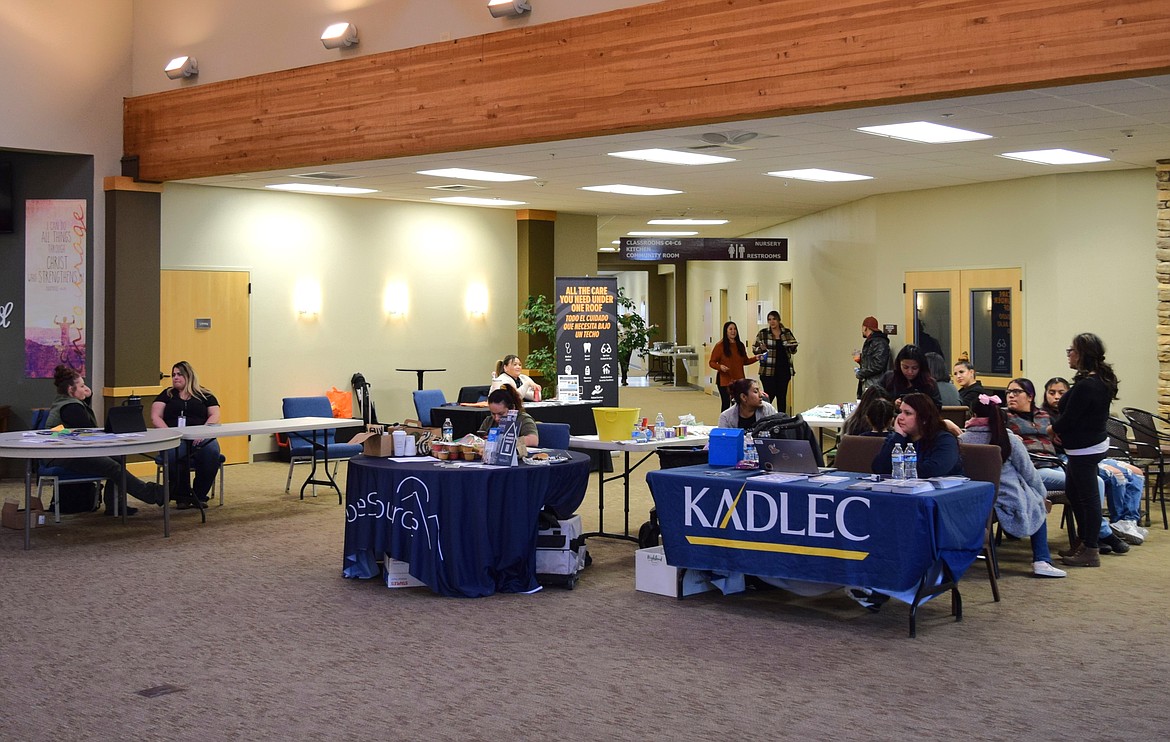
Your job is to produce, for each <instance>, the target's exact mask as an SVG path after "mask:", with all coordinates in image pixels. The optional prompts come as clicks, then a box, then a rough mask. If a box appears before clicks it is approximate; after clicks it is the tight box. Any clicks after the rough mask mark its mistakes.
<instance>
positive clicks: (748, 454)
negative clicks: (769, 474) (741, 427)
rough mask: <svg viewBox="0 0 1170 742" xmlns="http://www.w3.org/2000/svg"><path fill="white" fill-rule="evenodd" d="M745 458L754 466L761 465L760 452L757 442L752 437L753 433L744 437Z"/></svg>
mask: <svg viewBox="0 0 1170 742" xmlns="http://www.w3.org/2000/svg"><path fill="white" fill-rule="evenodd" d="M743 460H744V461H746V462H748V463H749V464H751V465H752V466H753V467H756V466H759V465H760V453H759V451H757V450H756V442H755V440H753V439H752V434H751V433H747V434H746V435H744V437H743Z"/></svg>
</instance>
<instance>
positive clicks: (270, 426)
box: [173, 417, 364, 505]
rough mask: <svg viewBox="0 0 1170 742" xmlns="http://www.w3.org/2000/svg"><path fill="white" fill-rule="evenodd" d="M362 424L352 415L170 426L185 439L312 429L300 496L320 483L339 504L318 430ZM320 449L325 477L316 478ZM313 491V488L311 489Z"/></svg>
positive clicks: (326, 438)
mask: <svg viewBox="0 0 1170 742" xmlns="http://www.w3.org/2000/svg"><path fill="white" fill-rule="evenodd" d="M360 425H364V423H363V422H362V421H361V420H360V419H358V418H352V417H282V418H276V419H273V420H243V421H240V422H231V423H218V424H214V425H188V426H187V427H185V428H174V429H173V430H175V431H176V432H178V433H180V434H181V435H182V437H183V440H185V441H197V440H202V439H204V438H229V437H231V436H233V435H271V434H273V433H300V432H304V431H312V432H313V448H314V452H313V468H312V469H310V470H309V476H308V478H306V479H305V482H304V484H302V485H301V499H304V497H305V487H307V486H309V485H310V484H312V485H318V484H324V485H328V486H330V487H332V488H333V489H335V490H337V502H338V504H339V505H340V504H341V488H340V487H338V486H337V482H336V481H334V479H333V475H331V474H330V473H329V435H328V434H327V433H326V434H325V435H323V436H321V437H322V439H323V440H322V442H321V443H318V442H317V431H318V430H322V431H324V430H332V429H333V428H356V427H358V426H360ZM318 450H320V451H322V452H323V454H324V457H325V479H317V455H316V451H318ZM314 491H315V490H314Z"/></svg>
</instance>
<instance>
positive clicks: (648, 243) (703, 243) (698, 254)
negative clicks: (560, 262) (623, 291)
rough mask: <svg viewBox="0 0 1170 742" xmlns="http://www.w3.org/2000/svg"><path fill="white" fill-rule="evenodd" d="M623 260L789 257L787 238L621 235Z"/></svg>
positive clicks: (679, 260)
mask: <svg viewBox="0 0 1170 742" xmlns="http://www.w3.org/2000/svg"><path fill="white" fill-rule="evenodd" d="M618 256H619V257H620V258H621V259H622V260H648V261H653V262H655V263H679V262H682V261H685V260H788V238H787V237H774V238H770V239H761V238H755V237H742V238H738V239H728V238H725V237H673V238H672V237H623V238H622V239H621V251H620V252H619V253H618Z"/></svg>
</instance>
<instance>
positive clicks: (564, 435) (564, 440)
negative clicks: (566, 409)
mask: <svg viewBox="0 0 1170 742" xmlns="http://www.w3.org/2000/svg"><path fill="white" fill-rule="evenodd" d="M536 435H537V437H538V439H539V440H537V445H538V446H540V447H541V448H557V449H561V450H565V449H567V448H568V447H569V424H568V423H537V424H536Z"/></svg>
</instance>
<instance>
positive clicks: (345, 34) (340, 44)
mask: <svg viewBox="0 0 1170 742" xmlns="http://www.w3.org/2000/svg"><path fill="white" fill-rule="evenodd" d="M321 43H322V44H324V45H325V48H326V49H346V48H348V47H351V46H357V43H358V32H357V26H355V25H353V24H352V23H345V22H342V23H334V24H333V25H332V26H330V27H329V28H327V29H325V31H324V32H323V33H322V34H321Z"/></svg>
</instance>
